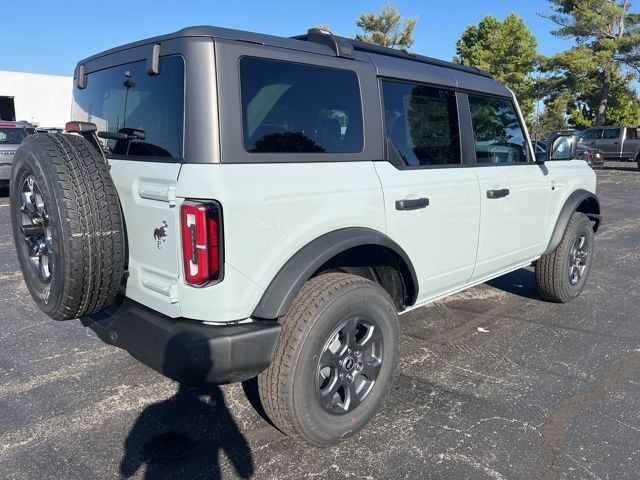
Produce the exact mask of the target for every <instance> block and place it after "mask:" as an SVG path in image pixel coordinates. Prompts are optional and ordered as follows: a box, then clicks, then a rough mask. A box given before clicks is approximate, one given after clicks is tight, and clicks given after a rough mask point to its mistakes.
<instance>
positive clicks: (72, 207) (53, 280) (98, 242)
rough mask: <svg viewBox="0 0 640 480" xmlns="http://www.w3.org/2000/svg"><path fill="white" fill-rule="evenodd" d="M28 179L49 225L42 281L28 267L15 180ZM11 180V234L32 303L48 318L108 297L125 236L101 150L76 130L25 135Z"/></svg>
mask: <svg viewBox="0 0 640 480" xmlns="http://www.w3.org/2000/svg"><path fill="white" fill-rule="evenodd" d="M30 180H31V181H35V182H37V186H38V189H39V192H41V197H42V200H43V202H44V205H45V206H46V212H47V215H46V218H47V223H48V225H49V228H50V230H49V231H50V238H51V244H52V248H51V250H50V251H51V253H50V255H51V262H52V268H51V271H50V276H49V278H48V279H47V282H43V280H42V278H41V276H39V275H38V272H34V269H33V268H32V264H31V263H30V259H29V250H28V246H27V245H28V242H26V240H25V234H24V230H23V228H24V226H23V222H25V220H24V218H25V217H24V215H23V210H22V209H23V195H22V190H21V185H25V182H29V181H30ZM11 185H12V187H11V192H10V198H11V219H12V226H13V236H14V242H15V244H16V250H17V252H18V259H19V262H20V268H21V270H22V274H23V276H24V280H25V283H26V285H27V288H28V289H29V292H30V293H31V295H32V296H33V298H34V300H35V302H36V304H37V305H38V307H40V309H41V310H42V311H43V312H44V313H46V314H47V315H48V316H50V317H51V318H53V319H55V320H70V319H74V318H80V317H83V316H86V315H90V314H93V313H96V312H99V311H100V310H103V309H104V308H106V307H108V306H109V305H111V304H112V303H113V302H114V300H115V297H116V294H117V292H118V287H119V285H120V282H121V280H122V276H123V272H124V268H125V237H124V223H123V218H122V211H121V208H120V202H119V199H118V194H117V192H116V188H115V186H114V184H113V181H112V179H111V176H110V174H109V166H108V164H107V163H106V162H105V160H104V158H103V157H102V155H100V153H99V152H98V151H97V150H96V149H95V148H94V147H93V146H92V145H91V144H90V143H89V142H88V141H87V140H85V139H84V138H82V137H80V136H77V135H60V134H46V133H45V134H36V135H30V136H28V137H27V138H26V139H25V140H24V141H23V143H22V146H21V147H20V149H19V150H18V151H17V152H16V155H15V159H14V162H13V167H12V171H11ZM27 221H28V220H27Z"/></svg>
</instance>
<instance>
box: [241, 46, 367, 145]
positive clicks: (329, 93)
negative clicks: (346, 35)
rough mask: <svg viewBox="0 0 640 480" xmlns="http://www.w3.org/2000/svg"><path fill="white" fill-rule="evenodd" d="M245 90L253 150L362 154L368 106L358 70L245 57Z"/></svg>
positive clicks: (245, 119) (245, 121) (246, 131)
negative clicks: (362, 95) (364, 105)
mask: <svg viewBox="0 0 640 480" xmlns="http://www.w3.org/2000/svg"><path fill="white" fill-rule="evenodd" d="M240 86H241V97H242V129H243V138H244V147H245V149H246V150H247V151H248V152H250V153H359V152H361V151H362V149H363V146H364V136H363V131H362V106H361V102H360V86H359V82H358V77H357V75H356V74H355V72H353V71H349V70H340V69H335V68H327V67H319V66H315V65H304V64H300V63H291V62H284V61H279V60H270V59H264V58H253V57H243V58H242V59H240Z"/></svg>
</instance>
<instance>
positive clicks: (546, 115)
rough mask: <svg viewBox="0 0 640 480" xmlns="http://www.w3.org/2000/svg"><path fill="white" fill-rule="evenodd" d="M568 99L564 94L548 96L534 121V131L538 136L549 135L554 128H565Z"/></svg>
mask: <svg viewBox="0 0 640 480" xmlns="http://www.w3.org/2000/svg"><path fill="white" fill-rule="evenodd" d="M567 108H568V100H567V98H566V97H564V96H557V97H555V98H548V99H547V100H546V101H545V108H544V111H543V112H542V114H541V115H540V116H539V117H538V118H537V119H536V121H535V122H534V131H535V133H536V135H537V137H538V138H543V137H546V136H547V135H549V133H550V132H553V131H554V130H564V129H566V128H567V126H568V124H567Z"/></svg>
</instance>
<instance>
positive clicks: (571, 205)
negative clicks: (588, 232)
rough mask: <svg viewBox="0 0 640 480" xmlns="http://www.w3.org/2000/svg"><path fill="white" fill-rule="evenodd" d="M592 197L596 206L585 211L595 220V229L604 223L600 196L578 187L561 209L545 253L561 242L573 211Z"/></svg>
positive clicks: (551, 250)
mask: <svg viewBox="0 0 640 480" xmlns="http://www.w3.org/2000/svg"><path fill="white" fill-rule="evenodd" d="M589 199H591V201H592V202H595V203H594V204H593V205H594V208H593V210H595V211H592V212H585V213H586V214H587V215H588V217H589V218H590V219H591V220H593V221H594V222H595V223H594V226H593V231H594V232H596V231H597V230H598V228H599V227H600V224H601V223H602V216H601V215H600V201H599V200H598V197H597V196H596V195H595V194H594V193H591V192H589V191H587V190H584V189H581V188H580V189H578V190H576V191H575V192H573V193H571V195H569V198H567V201H566V202H565V203H564V206H563V207H562V210H560V215H558V220H557V221H556V226H555V228H554V229H553V233H552V234H551V240H550V241H549V245H548V246H547V249H546V250H545V251H544V253H543V255H546V254H548V253H551V252H553V251H554V250H555V249H556V248H557V247H558V245H560V242H561V241H562V236H563V235H564V231H565V230H566V228H567V224H568V223H569V219H571V215H573V212H575V211H576V210H578V207H579V206H580V204H581V203H582V202H584V201H585V200H589Z"/></svg>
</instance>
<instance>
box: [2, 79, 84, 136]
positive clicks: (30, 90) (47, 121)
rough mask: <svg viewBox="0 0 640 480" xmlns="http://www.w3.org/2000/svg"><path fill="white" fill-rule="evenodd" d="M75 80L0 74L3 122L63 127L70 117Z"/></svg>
mask: <svg viewBox="0 0 640 480" xmlns="http://www.w3.org/2000/svg"><path fill="white" fill-rule="evenodd" d="M72 87H73V78H72V77H61V76H57V75H42V74H39V73H22V72H6V71H0V120H8V121H20V120H24V121H27V122H30V123H33V124H35V125H36V126H39V127H64V125H65V123H66V122H68V121H69V117H70V116H71V94H72Z"/></svg>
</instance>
